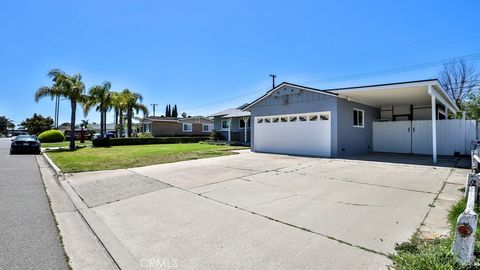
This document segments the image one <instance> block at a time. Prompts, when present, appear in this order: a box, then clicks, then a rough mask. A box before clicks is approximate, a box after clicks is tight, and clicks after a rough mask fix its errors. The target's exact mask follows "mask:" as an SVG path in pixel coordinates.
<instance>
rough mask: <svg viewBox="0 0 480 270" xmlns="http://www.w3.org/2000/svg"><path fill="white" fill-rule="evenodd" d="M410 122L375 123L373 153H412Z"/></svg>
mask: <svg viewBox="0 0 480 270" xmlns="http://www.w3.org/2000/svg"><path fill="white" fill-rule="evenodd" d="M410 132H411V123H410V121H396V122H373V151H375V152H388V153H410V152H411V146H412V136H411V133H410Z"/></svg>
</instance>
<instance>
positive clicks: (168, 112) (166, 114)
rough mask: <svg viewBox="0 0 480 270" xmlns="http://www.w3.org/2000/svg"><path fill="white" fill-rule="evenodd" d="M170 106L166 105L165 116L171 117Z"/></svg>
mask: <svg viewBox="0 0 480 270" xmlns="http://www.w3.org/2000/svg"><path fill="white" fill-rule="evenodd" d="M168 106H169V105H167V106H165V117H170V111H169V110H168Z"/></svg>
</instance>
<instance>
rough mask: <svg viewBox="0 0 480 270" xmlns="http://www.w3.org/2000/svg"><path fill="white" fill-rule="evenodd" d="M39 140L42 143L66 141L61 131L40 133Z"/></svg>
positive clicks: (53, 130) (54, 130)
mask: <svg viewBox="0 0 480 270" xmlns="http://www.w3.org/2000/svg"><path fill="white" fill-rule="evenodd" d="M38 140H39V141H40V142H42V143H50V142H63V141H65V135H63V133H62V132H61V131H58V130H56V129H51V130H47V131H44V132H42V133H40V135H38Z"/></svg>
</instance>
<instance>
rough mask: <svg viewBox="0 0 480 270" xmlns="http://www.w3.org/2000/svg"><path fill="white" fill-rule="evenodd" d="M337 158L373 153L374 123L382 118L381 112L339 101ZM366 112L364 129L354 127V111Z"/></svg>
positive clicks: (361, 105) (342, 100) (343, 100)
mask: <svg viewBox="0 0 480 270" xmlns="http://www.w3.org/2000/svg"><path fill="white" fill-rule="evenodd" d="M337 108H338V111H337V115H338V118H337V120H338V124H337V132H338V138H337V144H338V147H337V156H347V155H355V154H361V153H366V152H372V143H373V138H372V133H373V132H372V129H373V121H374V120H375V119H379V118H380V110H379V109H377V108H374V107H370V106H367V105H364V104H360V103H356V102H351V101H347V100H345V99H340V98H339V99H338V105H337ZM354 108H356V109H360V110H363V111H364V114H365V116H364V121H365V123H364V127H363V128H361V127H354V126H353V109H354Z"/></svg>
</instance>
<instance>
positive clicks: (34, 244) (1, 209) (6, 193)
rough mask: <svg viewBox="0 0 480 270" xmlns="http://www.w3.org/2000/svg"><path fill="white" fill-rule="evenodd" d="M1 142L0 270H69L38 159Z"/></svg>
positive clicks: (3, 139) (6, 140)
mask: <svg viewBox="0 0 480 270" xmlns="http://www.w3.org/2000/svg"><path fill="white" fill-rule="evenodd" d="M10 143H11V142H10V139H5V138H0V269H67V263H66V260H65V255H64V251H63V248H62V246H61V244H60V239H59V236H58V232H57V228H56V225H55V221H54V218H53V215H52V213H51V212H50V207H49V203H48V199H47V195H46V193H45V189H44V187H43V182H42V180H41V176H40V171H39V168H38V165H37V162H36V160H35V155H33V154H32V155H9V147H10Z"/></svg>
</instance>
